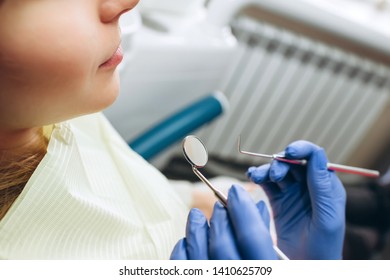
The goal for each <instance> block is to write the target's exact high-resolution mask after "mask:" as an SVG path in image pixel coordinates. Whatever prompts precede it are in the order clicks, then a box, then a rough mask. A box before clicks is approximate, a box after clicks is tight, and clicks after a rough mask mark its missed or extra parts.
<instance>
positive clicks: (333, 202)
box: [307, 149, 346, 222]
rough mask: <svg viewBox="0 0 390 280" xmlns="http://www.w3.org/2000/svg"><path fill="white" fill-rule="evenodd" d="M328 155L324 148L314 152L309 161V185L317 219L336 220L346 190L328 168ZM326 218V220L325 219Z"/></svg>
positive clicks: (314, 214) (343, 202)
mask: <svg viewBox="0 0 390 280" xmlns="http://www.w3.org/2000/svg"><path fill="white" fill-rule="evenodd" d="M327 162H328V160H327V157H326V154H325V151H324V150H323V149H319V150H317V151H315V152H313V154H312V156H311V159H310V162H308V166H307V168H308V187H309V192H310V198H311V200H312V207H313V217H314V218H315V220H317V221H324V222H326V221H328V222H329V221H330V220H329V218H332V220H334V219H335V218H337V217H339V216H340V215H342V214H343V213H338V211H337V210H340V211H341V209H339V206H340V205H342V206H344V204H345V199H346V198H345V197H346V195H345V190H344V187H343V185H342V183H341V182H340V180H339V179H338V177H337V175H336V174H335V173H334V172H332V171H329V170H328V168H327ZM325 220H326V221H325Z"/></svg>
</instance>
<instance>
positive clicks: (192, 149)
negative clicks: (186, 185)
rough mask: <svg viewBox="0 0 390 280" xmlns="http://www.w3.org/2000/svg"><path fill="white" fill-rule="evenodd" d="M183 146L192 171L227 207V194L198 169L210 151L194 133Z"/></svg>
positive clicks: (204, 163)
mask: <svg viewBox="0 0 390 280" xmlns="http://www.w3.org/2000/svg"><path fill="white" fill-rule="evenodd" d="M182 148H183V154H184V157H185V158H186V159H187V161H188V162H189V163H190V164H191V166H192V171H193V172H194V173H195V175H196V176H198V178H199V179H200V180H201V181H202V182H204V183H205V184H206V185H207V186H208V187H209V188H210V189H211V190H212V191H213V193H214V194H215V196H216V197H217V198H218V199H219V201H220V202H221V203H222V205H223V206H225V207H227V198H226V196H225V195H224V194H223V193H222V192H221V191H220V190H218V189H217V188H216V187H214V186H213V185H212V184H211V182H210V181H209V180H208V179H207V178H206V177H205V176H204V175H203V174H202V173H201V172H200V171H199V170H198V168H203V167H204V166H205V165H206V163H207V161H208V152H207V149H206V147H205V145H204V144H203V143H202V141H201V140H200V139H199V138H198V137H196V136H194V135H189V136H187V137H185V138H184V140H183V143H182ZM273 247H274V250H275V252H276V254H277V256H278V258H279V259H281V260H288V259H289V258H288V257H287V256H286V255H285V254H284V253H283V252H282V251H281V250H280V249H279V248H278V247H277V246H275V245H273Z"/></svg>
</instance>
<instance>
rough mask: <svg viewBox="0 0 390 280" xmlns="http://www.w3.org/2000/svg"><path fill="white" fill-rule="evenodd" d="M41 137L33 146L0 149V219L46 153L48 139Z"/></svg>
mask: <svg viewBox="0 0 390 280" xmlns="http://www.w3.org/2000/svg"><path fill="white" fill-rule="evenodd" d="M40 133H41V137H40V141H39V142H38V143H34V146H29V147H28V148H23V149H21V150H18V151H13V152H9V151H0V219H2V218H3V217H4V216H5V214H6V213H7V212H8V210H9V208H10V207H11V206H12V204H13V203H14V202H15V200H16V199H17V198H18V196H19V195H20V193H21V192H22V191H23V189H24V186H25V185H26V184H27V182H28V180H29V179H30V177H31V175H32V174H33V173H34V171H35V169H36V168H37V166H38V164H39V163H40V162H41V160H42V158H43V157H44V156H45V154H46V149H47V144H48V140H47V138H46V137H44V135H43V131H42V130H41V131H40Z"/></svg>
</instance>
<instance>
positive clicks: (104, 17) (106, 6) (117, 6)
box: [100, 0, 139, 23]
mask: <svg viewBox="0 0 390 280" xmlns="http://www.w3.org/2000/svg"><path fill="white" fill-rule="evenodd" d="M138 2H139V0H107V1H104V2H103V3H102V4H101V6H100V20H101V21H102V22H104V23H109V22H112V21H118V19H119V17H120V16H121V15H123V14H124V13H126V12H128V11H130V10H132V9H133V8H134V7H135V6H136V5H137V4H138Z"/></svg>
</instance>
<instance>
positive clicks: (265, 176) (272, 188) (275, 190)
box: [247, 164, 280, 199]
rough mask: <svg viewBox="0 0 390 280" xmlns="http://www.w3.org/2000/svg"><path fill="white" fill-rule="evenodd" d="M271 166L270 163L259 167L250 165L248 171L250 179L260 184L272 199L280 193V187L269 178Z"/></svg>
mask: <svg viewBox="0 0 390 280" xmlns="http://www.w3.org/2000/svg"><path fill="white" fill-rule="evenodd" d="M270 167H271V165H270V164H265V165H261V166H259V167H250V168H249V169H248V171H247V176H248V178H249V180H251V181H252V182H254V183H255V184H258V185H260V186H261V187H262V188H263V190H264V191H265V193H266V194H267V196H268V197H269V198H270V199H272V198H274V197H276V196H277V195H278V194H280V188H279V186H278V185H276V184H275V183H273V182H271V180H270V178H269V170H270Z"/></svg>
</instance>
